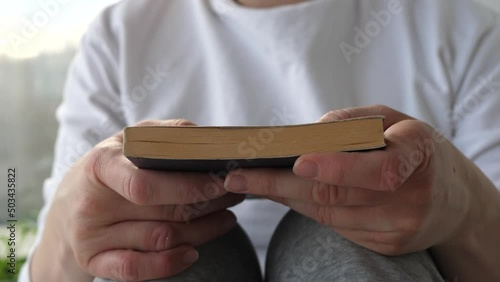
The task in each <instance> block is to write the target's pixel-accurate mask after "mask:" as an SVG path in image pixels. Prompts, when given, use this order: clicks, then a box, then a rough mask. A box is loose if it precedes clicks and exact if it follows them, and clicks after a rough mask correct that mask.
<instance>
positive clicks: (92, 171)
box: [83, 148, 103, 183]
mask: <svg viewBox="0 0 500 282" xmlns="http://www.w3.org/2000/svg"><path fill="white" fill-rule="evenodd" d="M102 150H103V149H101V148H96V149H94V150H92V151H90V152H89V154H88V155H87V160H86V162H85V165H84V168H83V171H84V172H85V176H86V177H87V180H88V181H89V182H90V183H99V182H100V181H99V179H100V178H101V176H102V173H101V171H102V167H103V164H102V155H103V154H102Z"/></svg>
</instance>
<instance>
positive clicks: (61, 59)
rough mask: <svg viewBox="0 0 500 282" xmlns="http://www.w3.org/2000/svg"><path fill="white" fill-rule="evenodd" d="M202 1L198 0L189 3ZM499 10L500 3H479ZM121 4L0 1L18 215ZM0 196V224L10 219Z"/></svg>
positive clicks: (3, 157)
mask: <svg viewBox="0 0 500 282" xmlns="http://www.w3.org/2000/svg"><path fill="white" fill-rule="evenodd" d="M186 1H198V0H186ZM477 1H480V2H484V3H485V4H487V5H489V6H490V7H491V9H497V10H498V11H500V0H477ZM115 2H118V0H86V1H76V0H0V85H1V89H0V117H1V119H0V130H1V146H0V170H1V172H0V173H1V175H2V177H1V179H0V181H2V182H1V183H2V184H1V185H0V186H1V187H4V183H6V177H7V175H6V172H7V167H16V168H17V169H18V171H17V174H18V175H17V176H18V191H17V201H18V209H17V212H18V217H19V218H23V217H24V218H34V217H35V216H36V214H37V212H38V210H39V209H40V207H41V206H42V185H43V180H44V179H45V178H47V177H48V176H49V173H50V169H51V163H52V154H53V147H54V140H55V137H56V132H57V123H56V120H55V117H54V112H55V109H56V107H57V106H58V104H59V103H60V102H61V94H62V89H63V86H64V81H65V77H66V71H67V68H68V65H69V63H70V62H71V60H72V58H73V56H74V54H75V52H76V51H77V48H78V43H79V40H80V38H81V36H82V35H83V34H84V32H85V30H86V28H87V27H88V25H89V23H90V22H92V20H93V19H94V18H95V17H96V16H97V15H98V14H99V12H100V11H101V10H103V9H104V8H105V7H106V6H109V5H111V4H113V3H115ZM6 197H7V195H6V192H4V191H1V192H0V203H1V204H0V206H1V207H2V208H1V210H0V226H1V224H2V223H5V221H6V219H7V214H6V210H5V209H4V207H5V206H6Z"/></svg>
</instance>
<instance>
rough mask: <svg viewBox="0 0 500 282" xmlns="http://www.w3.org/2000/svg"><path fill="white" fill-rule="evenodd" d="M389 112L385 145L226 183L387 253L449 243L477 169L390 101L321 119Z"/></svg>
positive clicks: (302, 160)
mask: <svg viewBox="0 0 500 282" xmlns="http://www.w3.org/2000/svg"><path fill="white" fill-rule="evenodd" d="M369 115H384V116H385V117H386V118H385V120H384V130H385V139H386V143H387V147H386V148H385V149H383V150H373V151H366V152H332V153H321V154H311V155H303V156H301V157H299V158H298V160H297V161H296V162H295V165H294V168H293V172H292V171H291V170H286V169H240V170H236V171H233V172H231V173H229V175H228V176H227V177H226V181H225V187H226V189H227V190H229V191H231V192H235V193H249V194H256V195H261V196H264V197H266V198H269V199H271V200H273V201H276V202H279V203H282V204H284V205H287V206H289V207H290V208H292V209H293V210H295V211H297V212H299V213H301V214H303V215H305V216H308V217H310V218H312V219H315V220H316V221H318V222H319V223H321V224H325V225H328V226H331V227H333V228H334V229H335V230H336V231H337V232H338V233H339V234H340V235H342V236H343V237H345V238H347V239H349V240H350V241H353V242H355V243H357V244H359V245H362V246H364V247H366V248H368V249H371V250H373V251H375V252H377V253H380V254H384V255H400V254H406V253H410V252H414V251H420V250H424V249H427V248H429V247H431V246H435V245H439V244H442V243H445V242H446V241H447V240H449V239H450V238H451V237H452V236H454V235H456V233H457V232H460V229H461V228H463V223H464V221H465V219H466V217H467V214H468V212H469V210H470V206H471V202H472V200H471V197H472V196H471V194H472V193H471V191H469V188H468V184H469V186H470V183H474V181H475V180H477V174H478V173H479V172H478V171H479V170H478V169H477V168H476V167H475V166H474V165H473V164H472V162H470V161H469V160H468V159H466V158H465V157H464V156H463V155H462V154H461V153H460V152H459V151H458V150H457V149H456V148H455V147H454V146H453V145H452V144H451V143H450V142H448V141H447V140H446V139H445V138H443V137H442V136H440V135H439V134H437V132H436V130H434V129H433V128H432V127H431V126H429V125H427V124H426V123H424V122H421V121H418V120H415V119H413V118H411V117H409V116H407V115H405V114H402V113H400V112H397V111H395V110H392V109H390V108H387V107H385V106H373V107H367V108H352V109H347V110H340V111H335V112H330V113H328V114H326V115H325V116H324V117H323V118H322V119H321V120H320V121H332V120H339V119H346V118H355V117H361V116H369Z"/></svg>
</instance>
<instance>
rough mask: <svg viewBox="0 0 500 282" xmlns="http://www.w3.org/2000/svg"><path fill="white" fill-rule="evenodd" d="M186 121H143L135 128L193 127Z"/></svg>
mask: <svg viewBox="0 0 500 282" xmlns="http://www.w3.org/2000/svg"><path fill="white" fill-rule="evenodd" d="M195 125H196V124H194V123H192V122H191V121H189V120H187V119H169V120H144V121H141V122H139V123H137V124H135V126H195Z"/></svg>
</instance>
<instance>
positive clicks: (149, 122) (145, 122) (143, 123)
mask: <svg viewBox="0 0 500 282" xmlns="http://www.w3.org/2000/svg"><path fill="white" fill-rule="evenodd" d="M157 124H158V121H157V120H153V119H146V120H142V121H140V122H138V123H136V124H135V125H136V126H151V125H157Z"/></svg>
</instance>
